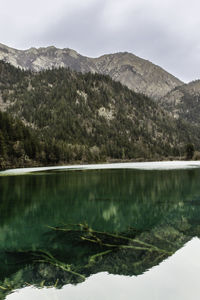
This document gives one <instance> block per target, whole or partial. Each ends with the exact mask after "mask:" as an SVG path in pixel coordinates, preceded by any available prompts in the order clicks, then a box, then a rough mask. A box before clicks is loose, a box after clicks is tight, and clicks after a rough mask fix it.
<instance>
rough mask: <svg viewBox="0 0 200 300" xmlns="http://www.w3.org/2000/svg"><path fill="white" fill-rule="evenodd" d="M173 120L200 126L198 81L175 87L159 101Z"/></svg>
mask: <svg viewBox="0 0 200 300" xmlns="http://www.w3.org/2000/svg"><path fill="white" fill-rule="evenodd" d="M160 103H161V105H162V106H163V108H165V109H166V110H168V111H169V112H170V113H171V115H172V116H173V117H174V118H182V119H184V120H186V121H188V122H190V123H192V124H194V125H198V126H199V125H200V113H199V112H200V80H196V81H192V82H190V83H188V84H184V85H182V86H180V87H176V88H175V89H174V90H172V91H171V92H169V93H168V94H167V95H166V96H165V97H163V98H162V99H161V100H160Z"/></svg>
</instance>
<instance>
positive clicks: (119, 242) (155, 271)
mask: <svg viewBox="0 0 200 300" xmlns="http://www.w3.org/2000/svg"><path fill="white" fill-rule="evenodd" d="M199 179H200V168H193V169H182V170H176V169H174V170H139V169H138V170H136V169H131V168H130V169H120V168H118V169H115V168H112V167H111V168H110V169H93V170H84V169H83V170H59V169H58V170H55V169H54V170H45V171H43V172H42V171H41V170H40V172H35V173H32V174H24V175H21V176H0V196H1V200H0V212H1V215H0V216H1V218H0V264H1V267H0V297H1V298H0V299H5V298H6V299H7V300H25V299H30V300H32V299H36V298H37V299H38V300H40V299H41V300H42V299H50V300H51V299H52V300H54V299H59V300H64V299H70V300H75V299H76V300H78V299H81V300H82V299H84V300H90V299H91V300H92V299H95V300H100V299H109V300H110V299H111V300H112V299H113V300H122V299H123V300H129V299H137V300H144V299H145V300H146V299H148V300H151V299H152V300H161V299H162V300H165V299H173V300H177V299H181V300H183V299H192V300H193V299H194V300H195V299H198V294H199V292H200V287H199V284H198V275H199V273H200V254H199V253H200V240H199V236H200V185H199V182H200V180H199ZM15 290H17V291H15Z"/></svg>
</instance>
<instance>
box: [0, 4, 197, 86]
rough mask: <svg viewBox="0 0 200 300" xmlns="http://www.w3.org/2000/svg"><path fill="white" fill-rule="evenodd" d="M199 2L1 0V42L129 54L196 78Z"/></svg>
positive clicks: (91, 54)
mask: <svg viewBox="0 0 200 300" xmlns="http://www.w3.org/2000/svg"><path fill="white" fill-rule="evenodd" d="M199 11H200V1H199V0H190V1H188V0H176V1H175V0H163V1H160V0H123V1H122V0H56V1H55V0H17V1H16V0H0V43H2V44H5V45H7V46H10V47H13V48H16V49H28V48H30V47H46V46H50V45H54V46H56V47H58V48H71V49H74V50H76V51H77V52H79V53H80V54H82V55H86V56H89V57H98V56H100V55H103V54H108V53H116V52H123V51H128V52H131V53H133V54H135V55H138V56H139V57H142V58H144V59H147V60H150V61H152V62H153V63H155V64H157V65H159V66H161V67H163V68H164V69H165V70H167V71H168V72H170V73H172V74H173V75H175V76H177V77H178V78H179V79H182V80H183V81H185V82H188V81H191V80H195V79H199V78H200V31H199V28H200V17H199Z"/></svg>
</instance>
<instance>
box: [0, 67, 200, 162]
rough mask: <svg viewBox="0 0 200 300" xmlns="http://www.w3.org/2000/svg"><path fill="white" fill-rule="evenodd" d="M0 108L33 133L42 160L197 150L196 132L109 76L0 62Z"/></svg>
mask: <svg viewBox="0 0 200 300" xmlns="http://www.w3.org/2000/svg"><path fill="white" fill-rule="evenodd" d="M0 93H1V98H2V100H1V103H2V105H0V108H1V109H2V110H6V111H7V112H8V113H9V114H11V115H12V116H15V117H16V118H18V119H20V120H22V121H23V123H24V124H25V125H26V126H28V127H30V128H31V129H32V130H33V131H34V132H36V135H37V137H38V138H39V139H40V141H41V142H42V143H43V144H44V145H45V146H43V148H42V150H41V149H40V150H39V153H38V152H37V151H36V153H35V157H36V158H38V160H39V161H41V163H43V164H49V163H51V164H52V163H58V162H63V163H67V162H73V161H82V162H83V161H85V162H93V161H106V160H108V159H143V160H144V159H163V158H164V157H168V156H179V155H184V148H185V145H186V144H188V143H191V142H193V143H194V145H195V147H196V148H197V149H199V147H200V145H199V140H200V139H199V137H200V132H199V130H198V129H196V128H195V130H194V129H193V127H191V126H190V124H188V123H185V122H182V121H181V120H178V121H177V120H174V118H172V117H170V115H169V113H167V112H165V111H164V110H163V109H162V108H160V107H159V106H158V104H156V103H155V102H154V101H153V100H151V99H150V98H148V97H146V96H144V95H142V94H137V93H135V92H133V91H131V90H130V89H128V88H127V87H125V86H123V85H122V84H121V83H119V82H115V81H113V80H112V79H111V78H110V77H109V76H105V75H100V74H92V73H86V74H82V73H77V72H75V71H72V70H70V69H66V68H59V69H54V70H45V71H41V72H31V71H23V70H20V69H16V68H15V67H13V66H11V65H10V64H8V63H5V62H0Z"/></svg>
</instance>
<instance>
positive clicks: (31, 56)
mask: <svg viewBox="0 0 200 300" xmlns="http://www.w3.org/2000/svg"><path fill="white" fill-rule="evenodd" d="M0 60H4V61H7V62H9V63H11V64H12V65H14V66H15V67H20V68H21V69H25V70H27V69H30V70H33V71H40V70H43V69H49V68H58V67H67V68H70V69H72V70H75V71H79V72H82V73H86V72H92V73H100V74H106V75H109V76H110V77H112V79H114V80H116V81H120V82H121V83H122V84H124V85H126V86H128V88H130V89H132V90H134V91H135V92H139V93H143V94H145V95H147V96H149V97H151V98H153V99H154V100H158V99H160V98H162V97H163V96H165V95H166V94H167V93H168V92H170V91H171V90H172V89H174V88H175V87H177V86H180V85H182V84H183V82H181V81H180V80H179V79H178V78H176V77H174V76H173V75H171V74H169V73H168V72H166V71H165V70H164V69H162V68H160V67H159V66H157V65H154V64H153V63H152V62H150V61H148V60H145V59H143V58H140V57H138V56H136V55H134V54H132V53H129V52H118V53H113V54H104V55H102V56H100V57H98V58H90V57H86V56H83V55H81V54H79V53H78V52H76V51H75V50H73V49H69V48H64V49H58V48H56V47H55V46H49V47H41V48H30V49H28V50H16V49H13V48H10V47H7V46H5V45H3V44H0Z"/></svg>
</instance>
